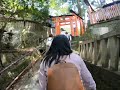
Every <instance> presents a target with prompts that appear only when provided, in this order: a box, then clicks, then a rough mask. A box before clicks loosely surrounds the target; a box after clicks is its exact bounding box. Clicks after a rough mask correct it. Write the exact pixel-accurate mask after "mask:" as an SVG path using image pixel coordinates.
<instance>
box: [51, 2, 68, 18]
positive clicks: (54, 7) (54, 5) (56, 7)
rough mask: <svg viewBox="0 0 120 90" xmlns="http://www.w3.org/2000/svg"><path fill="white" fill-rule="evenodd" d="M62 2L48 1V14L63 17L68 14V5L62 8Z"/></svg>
mask: <svg viewBox="0 0 120 90" xmlns="http://www.w3.org/2000/svg"><path fill="white" fill-rule="evenodd" d="M64 4H65V3H64V2H63V1H62V0H49V9H50V11H51V12H50V14H51V13H52V14H53V12H54V11H55V12H54V13H55V15H58V16H59V15H64V14H69V13H70V12H69V8H70V5H65V6H64Z"/></svg>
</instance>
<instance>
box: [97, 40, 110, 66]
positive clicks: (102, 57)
mask: <svg viewBox="0 0 120 90" xmlns="http://www.w3.org/2000/svg"><path fill="white" fill-rule="evenodd" d="M107 55H108V52H107V42H106V40H105V39H103V40H101V41H100V49H99V53H98V63H97V65H98V66H103V67H108V62H109V61H108V60H109V59H108V56H107Z"/></svg>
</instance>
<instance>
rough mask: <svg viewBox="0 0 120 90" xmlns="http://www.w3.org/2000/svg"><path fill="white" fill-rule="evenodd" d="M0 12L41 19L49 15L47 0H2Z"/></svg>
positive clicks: (23, 17)
mask: <svg viewBox="0 0 120 90" xmlns="http://www.w3.org/2000/svg"><path fill="white" fill-rule="evenodd" d="M0 14H2V15H3V16H8V17H14V18H22V19H29V20H35V21H41V20H45V19H46V17H48V4H47V3H46V1H45V0H2V1H0Z"/></svg>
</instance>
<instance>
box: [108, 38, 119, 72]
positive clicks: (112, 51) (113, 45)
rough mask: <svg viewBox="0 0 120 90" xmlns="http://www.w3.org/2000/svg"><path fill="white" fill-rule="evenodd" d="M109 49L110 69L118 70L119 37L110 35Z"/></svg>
mask: <svg viewBox="0 0 120 90" xmlns="http://www.w3.org/2000/svg"><path fill="white" fill-rule="evenodd" d="M108 43H109V44H108V49H109V56H110V61H109V69H110V70H114V71H116V70H118V63H119V49H118V48H119V39H118V38H117V37H110V38H109V39H108Z"/></svg>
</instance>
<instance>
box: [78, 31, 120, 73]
mask: <svg viewBox="0 0 120 90" xmlns="http://www.w3.org/2000/svg"><path fill="white" fill-rule="evenodd" d="M79 53H80V55H81V57H82V58H83V59H84V60H85V61H87V62H90V63H92V64H94V65H96V66H101V67H103V68H106V69H109V70H112V71H120V64H119V63H120V30H113V31H111V32H109V33H106V34H104V35H101V36H100V37H97V38H96V39H95V40H91V41H81V42H80V43H79Z"/></svg>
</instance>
